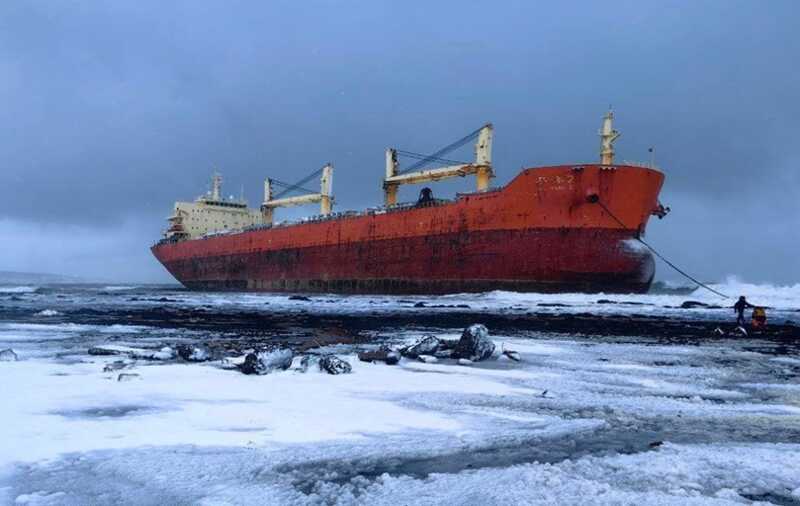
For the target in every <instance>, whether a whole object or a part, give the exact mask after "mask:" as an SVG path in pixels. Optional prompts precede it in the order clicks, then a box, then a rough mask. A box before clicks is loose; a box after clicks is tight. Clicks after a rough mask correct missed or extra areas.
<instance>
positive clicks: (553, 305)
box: [536, 302, 569, 307]
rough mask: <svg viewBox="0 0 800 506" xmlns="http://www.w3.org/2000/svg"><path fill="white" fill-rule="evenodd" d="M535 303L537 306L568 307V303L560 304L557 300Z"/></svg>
mask: <svg viewBox="0 0 800 506" xmlns="http://www.w3.org/2000/svg"><path fill="white" fill-rule="evenodd" d="M536 305H537V306H539V307H569V304H560V303H558V302H540V303H538V304H536Z"/></svg>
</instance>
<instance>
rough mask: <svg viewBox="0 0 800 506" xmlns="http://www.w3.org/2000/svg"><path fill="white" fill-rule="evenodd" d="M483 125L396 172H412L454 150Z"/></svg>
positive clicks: (476, 135)
mask: <svg viewBox="0 0 800 506" xmlns="http://www.w3.org/2000/svg"><path fill="white" fill-rule="evenodd" d="M485 126H486V125H484V126H482V127H480V128H479V129H477V130H475V131H474V132H470V133H468V134H467V135H465V136H464V137H462V138H460V139H458V140H457V141H455V142H451V143H450V144H448V145H447V146H445V147H443V148H442V149H440V150H438V151H436V152H435V153H431V154H430V155H427V156H425V157H424V158H422V159H420V160H419V161H418V162H416V163H414V164H412V165H411V166H410V167H408V168H406V169H403V170H401V171H398V174H405V173H407V172H413V171H415V170H417V169H419V168H420V167H424V166H425V164H427V163H429V162H431V161H434V160H436V159H437V158H440V157H441V156H443V155H446V154H447V153H449V152H451V151H455V150H456V149H458V148H460V147H461V146H463V145H464V144H466V143H468V142H469V141H471V140H473V139H475V138H477V137H478V135H479V134H480V133H481V130H483V129H484V127H485ZM415 154H416V153H415Z"/></svg>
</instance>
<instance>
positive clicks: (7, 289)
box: [0, 286, 39, 293]
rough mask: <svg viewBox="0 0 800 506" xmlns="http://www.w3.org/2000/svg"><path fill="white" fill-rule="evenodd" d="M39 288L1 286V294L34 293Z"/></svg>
mask: <svg viewBox="0 0 800 506" xmlns="http://www.w3.org/2000/svg"><path fill="white" fill-rule="evenodd" d="M38 289H39V287H38V286H0V293H33V292H35V291H36V290H38Z"/></svg>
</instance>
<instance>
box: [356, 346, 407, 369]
mask: <svg viewBox="0 0 800 506" xmlns="http://www.w3.org/2000/svg"><path fill="white" fill-rule="evenodd" d="M358 359H359V360H361V361H362V362H384V363H386V364H388V365H395V364H396V363H398V362H400V353H398V352H396V351H394V350H392V349H390V348H389V347H387V346H381V347H380V348H378V349H377V350H371V351H362V352H360V353H359V354H358Z"/></svg>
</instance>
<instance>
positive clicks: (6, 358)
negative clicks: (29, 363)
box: [0, 348, 19, 362]
mask: <svg viewBox="0 0 800 506" xmlns="http://www.w3.org/2000/svg"><path fill="white" fill-rule="evenodd" d="M17 360H19V357H18V356H17V354H16V353H14V350H12V349H11V348H6V349H5V350H3V351H0V362H16V361H17Z"/></svg>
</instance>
